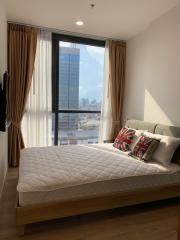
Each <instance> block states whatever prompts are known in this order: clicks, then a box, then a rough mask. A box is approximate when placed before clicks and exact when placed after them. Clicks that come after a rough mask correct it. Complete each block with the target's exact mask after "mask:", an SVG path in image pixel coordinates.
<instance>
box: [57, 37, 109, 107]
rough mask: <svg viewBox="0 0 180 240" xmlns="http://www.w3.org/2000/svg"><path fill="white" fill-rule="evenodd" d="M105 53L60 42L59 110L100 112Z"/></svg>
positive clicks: (85, 46) (100, 50) (79, 45)
mask: <svg viewBox="0 0 180 240" xmlns="http://www.w3.org/2000/svg"><path fill="white" fill-rule="evenodd" d="M104 51H105V50H104V48H103V47H96V46H90V45H84V44H75V43H69V42H63V41H60V42H59V109H61V110H62V109H83V110H101V98H102V85H103V69H104Z"/></svg>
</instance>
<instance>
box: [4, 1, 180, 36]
mask: <svg viewBox="0 0 180 240" xmlns="http://www.w3.org/2000/svg"><path fill="white" fill-rule="evenodd" d="M5 3H6V5H7V16H8V20H9V21H15V22H19V23H26V24H32V25H37V26H43V27H49V28H55V29H59V30H65V31H71V32H76V33H83V34H88V35H96V36H100V37H105V38H114V39H122V40H128V39H130V38H132V37H133V36H135V35H137V34H138V33H140V32H141V31H143V30H144V29H145V28H147V27H148V25H149V24H150V23H151V22H152V21H153V20H155V19H156V18H158V17H160V16H161V15H163V14H164V13H166V12H167V11H169V10H170V9H172V8H174V7H175V6H177V5H179V4H180V0H5ZM91 3H94V4H95V7H94V8H93V9H92V8H91V7H90V4H91ZM77 20H83V21H84V26H81V27H78V26H76V25H75V22H76V21H77Z"/></svg>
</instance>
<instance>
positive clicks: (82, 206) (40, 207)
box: [16, 184, 180, 239]
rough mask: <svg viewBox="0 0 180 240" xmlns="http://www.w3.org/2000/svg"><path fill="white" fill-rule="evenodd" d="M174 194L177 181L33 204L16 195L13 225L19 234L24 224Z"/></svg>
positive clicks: (178, 192) (179, 192) (179, 194)
mask: <svg viewBox="0 0 180 240" xmlns="http://www.w3.org/2000/svg"><path fill="white" fill-rule="evenodd" d="M174 197H180V184H179V185H172V186H166V187H156V188H151V189H149V188H148V189H145V190H138V191H129V192H122V193H116V194H111V195H105V196H96V197H91V198H81V199H73V200H68V201H56V202H50V203H42V204H34V205H28V206H24V207H22V206H19V201H18V199H17V206H16V222H17V229H18V232H19V234H20V235H23V234H24V230H25V225H26V224H30V223H35V222H41V221H46V220H51V219H57V218H63V217H68V216H74V215H80V214H85V213H91V212H97V211H101V210H107V209H113V208H119V207H125V206H130V205H135V204H141V203H147V202H153V201H158V200H163V199H169V198H174ZM178 232H179V230H178ZM179 234H180V233H179ZM179 239H180V236H179Z"/></svg>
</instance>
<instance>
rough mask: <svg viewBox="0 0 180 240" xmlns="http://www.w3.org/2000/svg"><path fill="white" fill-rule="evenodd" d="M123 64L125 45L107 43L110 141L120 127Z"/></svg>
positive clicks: (121, 43) (123, 76) (122, 43)
mask: <svg viewBox="0 0 180 240" xmlns="http://www.w3.org/2000/svg"><path fill="white" fill-rule="evenodd" d="M125 64H126V44H125V43H124V42H119V41H112V40H111V41H109V94H110V98H111V109H112V124H111V130H110V135H109V137H110V139H115V137H116V136H117V134H118V132H119V130H120V128H121V127H122V111H123V96H124V85H125Z"/></svg>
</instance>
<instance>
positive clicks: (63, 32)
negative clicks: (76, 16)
mask: <svg viewBox="0 0 180 240" xmlns="http://www.w3.org/2000/svg"><path fill="white" fill-rule="evenodd" d="M8 23H14V24H19V25H22V26H28V27H34V28H38V29H40V30H46V31H50V32H52V33H59V34H64V35H69V36H77V37H84V38H91V39H96V40H101V41H106V40H115V41H121V42H126V41H125V40H121V39H114V38H108V37H100V36H97V35H91V34H85V33H78V32H71V31H66V30H60V29H57V28H49V27H44V26H38V25H32V24H26V23H22V22H14V21H8Z"/></svg>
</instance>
